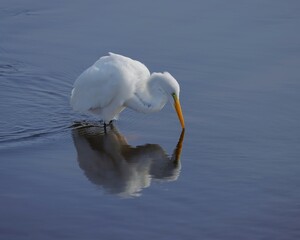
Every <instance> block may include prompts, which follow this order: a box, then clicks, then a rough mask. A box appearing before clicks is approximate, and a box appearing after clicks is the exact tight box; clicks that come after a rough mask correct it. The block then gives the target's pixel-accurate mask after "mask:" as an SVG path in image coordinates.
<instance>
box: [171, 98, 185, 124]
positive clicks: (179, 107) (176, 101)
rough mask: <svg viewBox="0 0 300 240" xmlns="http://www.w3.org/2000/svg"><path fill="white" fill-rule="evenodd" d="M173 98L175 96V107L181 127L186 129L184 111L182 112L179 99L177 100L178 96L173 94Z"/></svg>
mask: <svg viewBox="0 0 300 240" xmlns="http://www.w3.org/2000/svg"><path fill="white" fill-rule="evenodd" d="M172 96H173V99H174V107H175V109H176V112H177V115H178V118H179V121H180V124H181V127H182V129H184V118H183V115H182V110H181V106H180V102H179V99H178V98H177V96H176V95H175V94H173V95H172Z"/></svg>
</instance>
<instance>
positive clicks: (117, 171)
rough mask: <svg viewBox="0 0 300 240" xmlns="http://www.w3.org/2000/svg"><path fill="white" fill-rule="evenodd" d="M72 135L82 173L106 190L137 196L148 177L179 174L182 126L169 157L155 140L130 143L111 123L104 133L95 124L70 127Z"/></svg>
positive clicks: (166, 177)
mask: <svg viewBox="0 0 300 240" xmlns="http://www.w3.org/2000/svg"><path fill="white" fill-rule="evenodd" d="M72 137H73V141H74V145H75V147H76V150H77V156H78V157H77V160H78V164H79V166H80V168H81V169H82V170H83V172H84V174H85V176H86V177H87V178H88V179H89V180H90V181H91V182H92V183H94V184H96V185H100V186H101V187H103V189H105V191H106V192H108V193H111V194H116V195H119V196H120V197H125V198H127V197H138V196H140V195H141V191H142V189H143V188H147V187H149V186H150V184H151V180H152V179H162V180H165V181H175V180H177V178H178V177H179V174H180V169H181V164H180V155H181V151H182V143H183V139H184V130H183V131H182V132H181V135H180V138H179V141H178V143H177V146H176V147H175V149H174V152H173V154H172V156H171V157H169V156H168V155H167V153H166V152H165V151H164V149H163V148H162V147H161V146H160V145H158V144H145V145H141V146H136V147H134V146H130V145H129V144H128V143H127V141H126V138H125V137H124V136H123V135H122V134H121V133H120V132H119V131H118V130H117V129H116V127H114V126H113V125H111V126H110V127H108V128H107V130H106V133H104V132H103V129H102V128H100V127H95V126H91V127H82V128H76V129H75V128H74V129H73V130H72Z"/></svg>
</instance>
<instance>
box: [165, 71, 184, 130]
mask: <svg viewBox="0 0 300 240" xmlns="http://www.w3.org/2000/svg"><path fill="white" fill-rule="evenodd" d="M160 79H161V80H162V81H161V87H162V88H163V90H164V92H165V93H166V94H167V95H168V98H169V99H170V102H171V103H172V102H173V104H174V107H175V110H176V112H177V115H178V118H179V121H180V124H181V127H182V128H183V129H184V128H185V125H184V118H183V114H182V110H181V106H180V101H179V93H180V87H179V84H178V82H177V81H176V79H175V78H174V77H173V76H172V75H171V74H170V73H168V72H164V73H161V76H160Z"/></svg>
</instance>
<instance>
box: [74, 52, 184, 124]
mask: <svg viewBox="0 0 300 240" xmlns="http://www.w3.org/2000/svg"><path fill="white" fill-rule="evenodd" d="M179 92H180V88H179V84H178V82H177V81H176V80H175V78H173V77H172V76H171V74H169V73H167V72H164V73H152V74H150V72H149V70H148V68H147V67H146V66H145V65H144V64H142V63H140V62H139V61H136V60H132V59H131V58H128V57H125V56H122V55H118V54H113V53H109V56H104V57H101V58H100V59H99V60H98V61H96V62H95V63H94V64H93V65H92V66H91V67H89V68H88V69H86V70H85V71H84V72H83V73H82V74H81V75H80V76H79V77H78V78H77V80H76V81H75V83H74V88H73V90H72V93H71V106H72V107H73V109H74V110H76V111H79V112H91V113H94V114H97V115H99V117H100V118H101V119H102V120H103V121H104V122H105V123H108V122H109V121H110V120H113V119H115V118H116V117H117V116H118V114H119V113H120V112H121V111H122V110H124V108H126V107H129V108H131V109H133V110H135V111H138V112H144V113H150V112H155V111H159V110H161V109H162V108H163V107H164V105H165V104H166V103H167V101H168V99H172V98H173V100H174V104H175V108H176V111H177V114H178V117H179V120H180V122H181V125H182V127H183V128H184V120H183V116H182V112H181V107H180V103H179Z"/></svg>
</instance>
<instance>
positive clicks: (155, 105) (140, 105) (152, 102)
mask: <svg viewBox="0 0 300 240" xmlns="http://www.w3.org/2000/svg"><path fill="white" fill-rule="evenodd" d="M163 84H164V81H163V80H162V78H161V77H160V76H159V75H158V74H155V73H154V74H151V76H150V77H149V79H148V80H147V81H146V82H144V85H142V86H141V85H140V86H139V87H138V88H137V90H136V92H135V94H134V96H133V98H131V99H129V100H128V101H127V102H126V105H127V106H128V107H129V108H132V109H134V110H136V111H139V112H143V113H151V112H157V111H160V110H161V109H162V108H163V107H164V106H165V104H166V103H167V101H168V97H167V95H166V93H165V91H164V88H163Z"/></svg>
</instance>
